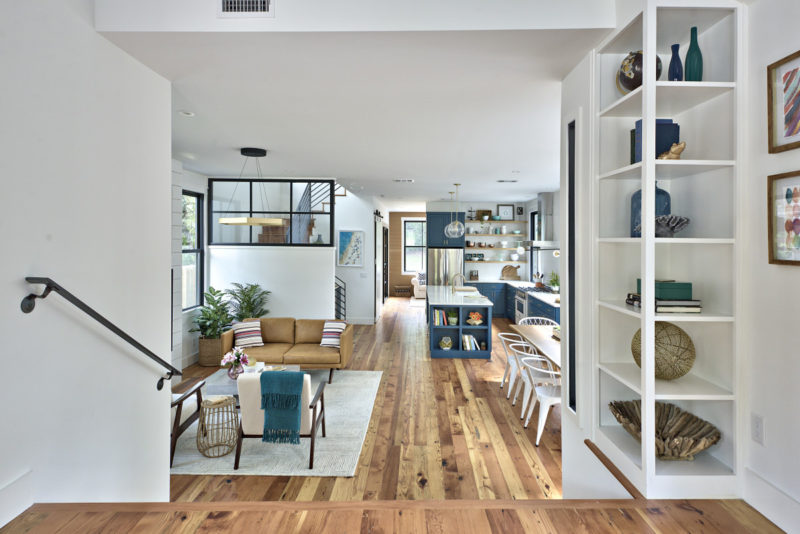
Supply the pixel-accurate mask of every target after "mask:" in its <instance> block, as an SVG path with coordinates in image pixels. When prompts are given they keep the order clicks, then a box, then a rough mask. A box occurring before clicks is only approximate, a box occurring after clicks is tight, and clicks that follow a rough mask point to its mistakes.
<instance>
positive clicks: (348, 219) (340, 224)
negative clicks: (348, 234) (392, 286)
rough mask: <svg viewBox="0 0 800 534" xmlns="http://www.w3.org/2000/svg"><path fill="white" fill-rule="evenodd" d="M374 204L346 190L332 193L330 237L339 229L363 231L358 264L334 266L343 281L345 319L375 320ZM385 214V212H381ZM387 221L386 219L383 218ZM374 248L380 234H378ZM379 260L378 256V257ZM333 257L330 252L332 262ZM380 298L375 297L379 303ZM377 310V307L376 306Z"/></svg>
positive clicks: (377, 272)
mask: <svg viewBox="0 0 800 534" xmlns="http://www.w3.org/2000/svg"><path fill="white" fill-rule="evenodd" d="M375 209H376V206H375V204H374V202H373V201H372V200H371V199H366V198H363V197H359V196H357V195H355V194H354V193H353V192H352V191H348V192H347V195H346V196H343V197H336V221H335V223H334V230H335V232H334V239H335V240H336V239H338V235H339V234H338V232H339V230H363V231H364V240H365V241H366V242H365V243H364V264H363V265H362V266H361V267H339V266H338V265H337V266H336V276H338V277H339V278H341V279H342V280H344V282H345V283H346V284H347V321H348V322H350V323H354V324H373V323H374V322H375V310H376V299H375V294H374V288H375V285H374V284H375V278H376V277H377V282H378V289H379V290H380V287H381V286H380V284H381V275H382V270H381V269H379V268H378V267H379V265H378V266H376V265H375V263H374V258H375V237H376V236H375V216H374V215H373V212H374V211H375ZM384 215H386V216H387V217H388V214H387V213H384ZM386 222H387V223H388V219H387V220H386ZM377 237H378V251H379V253H380V250H381V249H380V246H381V240H382V234H381V233H379V234H378V236H377ZM379 260H380V261H382V258H379ZM335 261H336V259H335V255H334V262H335ZM380 304H381V299H378V300H377V306H380ZM378 312H380V310H379V309H378Z"/></svg>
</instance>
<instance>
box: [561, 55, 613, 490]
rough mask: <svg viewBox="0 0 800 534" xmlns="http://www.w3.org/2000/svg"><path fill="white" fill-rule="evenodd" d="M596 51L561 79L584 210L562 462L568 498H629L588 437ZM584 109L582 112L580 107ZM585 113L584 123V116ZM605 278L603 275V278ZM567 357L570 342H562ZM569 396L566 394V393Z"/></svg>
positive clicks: (564, 293) (564, 302) (564, 297)
mask: <svg viewBox="0 0 800 534" xmlns="http://www.w3.org/2000/svg"><path fill="white" fill-rule="evenodd" d="M591 63H592V62H591V55H588V56H586V57H585V58H584V59H583V61H581V62H580V63H579V64H578V65H577V66H576V67H575V69H573V71H572V72H570V73H569V74H568V75H567V77H566V78H565V79H564V81H563V82H562V92H561V117H562V119H561V122H562V124H561V138H562V139H566V125H567V123H569V122H571V121H572V120H576V121H577V123H576V126H577V132H576V143H577V147H576V156H577V162H576V163H577V168H576V181H577V187H576V212H577V213H578V214H579V216H578V217H577V220H576V222H575V224H577V225H578V226H577V227H576V232H575V234H576V239H577V242H576V243H575V248H576V258H575V261H576V264H577V265H576V278H577V282H576V284H577V285H578V287H576V288H575V289H576V290H577V293H576V307H577V309H576V313H575V322H576V324H574V325H571V324H568V313H569V300H568V292H569V291H573V288H571V287H569V285H568V283H567V280H566V279H565V278H564V277H562V280H561V325H562V327H563V328H565V329H566V328H575V329H576V331H575V337H576V343H577V346H576V358H577V361H576V364H577V365H576V367H577V369H576V372H577V376H576V380H577V388H578V395H577V401H578V404H577V416H576V415H575V414H573V413H572V411H571V410H570V409H569V408H568V407H567V404H566V402H564V404H563V405H562V408H561V451H562V453H561V454H562V456H561V465H562V471H563V472H562V481H561V484H562V491H563V495H564V498H565V499H594V498H602V499H614V498H629V494H628V493H627V492H626V491H625V489H624V488H623V487H622V486H621V485H620V484H619V482H617V480H616V479H615V478H614V477H613V476H611V474H610V473H609V472H608V470H607V469H606V468H605V467H604V466H603V464H601V463H600V461H599V460H597V457H596V456H595V455H594V454H593V453H592V452H591V451H590V450H589V449H588V448H587V447H586V445H585V444H584V442H583V440H584V439H586V438H590V439H591V437H592V435H591V429H592V414H591V413H590V412H591V405H592V395H593V393H592V389H593V388H592V377H593V375H592V347H593V336H594V334H593V327H592V309H593V307H594V302H593V298H592V290H591V288H592V284H593V274H592V250H593V246H594V245H593V238H592V235H593V233H592V223H593V220H594V216H593V209H592V204H593V203H592V182H593V180H592V165H591V144H590V139H591V134H590V132H591V131H592V126H591V124H590V119H589V115H590V113H589V112H588V111H589V109H590V107H589V106H590V102H591V88H592V73H591V72H592V70H591V67H592V65H591ZM581 109H582V110H583V112H582V113H581V112H580V110H581ZM581 118H582V123H581V120H580V119H581ZM566 151H567V146H566V143H564V142H562V143H561V162H562V164H561V189H560V191H561V193H562V194H561V195H560V196H559V197H558V199H555V201H557V202H559V205H560V208H559V209H558V210H556V209H555V207H554V210H553V211H554V212H556V211H559V212H560V213H562V214H564V216H562V217H558V218H556V217H554V221H555V223H556V224H558V227H557V228H558V232H557V233H558V235H559V236H564V239H563V240H561V246H562V248H561V263H562V268H561V271H562V272H566V266H567V261H568V259H569V258H568V255H567V248H566V247H567V243H566V236H567V235H568V233H567V228H568V226H567V224H568V217H567V194H566V193H567V191H568V187H567V168H566V165H565V162H566V154H567V153H566ZM600 283H602V281H601V282H600ZM562 350H563V351H564V354H563V355H562V357H563V358H565V359H566V357H567V355H566V350H567V344H566V343H564V344H563V345H562ZM565 400H566V399H565Z"/></svg>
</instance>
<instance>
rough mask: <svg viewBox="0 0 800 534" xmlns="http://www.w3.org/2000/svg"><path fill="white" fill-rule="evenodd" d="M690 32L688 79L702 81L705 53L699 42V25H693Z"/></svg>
mask: <svg viewBox="0 0 800 534" xmlns="http://www.w3.org/2000/svg"><path fill="white" fill-rule="evenodd" d="M690 34H691V40H690V41H689V50H687V51H686V64H685V70H686V81H687V82H702V81H703V54H702V53H701V52H700V45H698V44H697V26H692V29H691V31H690Z"/></svg>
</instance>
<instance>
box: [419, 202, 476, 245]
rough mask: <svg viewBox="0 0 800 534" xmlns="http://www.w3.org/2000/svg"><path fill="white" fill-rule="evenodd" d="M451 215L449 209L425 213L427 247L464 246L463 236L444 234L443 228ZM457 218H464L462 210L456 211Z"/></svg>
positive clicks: (462, 219)
mask: <svg viewBox="0 0 800 534" xmlns="http://www.w3.org/2000/svg"><path fill="white" fill-rule="evenodd" d="M451 217H452V215H451V214H450V212H449V211H429V212H428V213H427V214H426V220H427V224H426V225H425V226H426V228H427V237H428V247H429V248H443V247H445V248H464V236H461V237H457V238H449V237H447V236H446V235H444V228H445V226H447V225H448V224H450V219H451ZM458 220H459V221H461V222H462V223H463V222H464V221H465V220H466V217H465V214H464V212H463V211H462V212H459V213H458Z"/></svg>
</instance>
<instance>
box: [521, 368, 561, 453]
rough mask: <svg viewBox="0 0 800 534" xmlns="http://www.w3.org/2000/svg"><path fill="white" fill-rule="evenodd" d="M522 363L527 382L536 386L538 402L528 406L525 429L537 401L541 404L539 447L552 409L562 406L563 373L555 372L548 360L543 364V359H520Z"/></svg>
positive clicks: (537, 432)
mask: <svg viewBox="0 0 800 534" xmlns="http://www.w3.org/2000/svg"><path fill="white" fill-rule="evenodd" d="M520 363H521V364H522V375H523V376H527V380H528V381H530V382H531V383H533V384H535V385H534V387H533V390H534V393H535V397H536V400H535V401H533V402H531V403H530V404H529V405H528V414H527V416H526V417H525V428H528V423H529V422H530V420H531V415H533V407H534V406H536V401H538V402H539V423H538V425H537V427H536V446H537V447H538V446H539V440H540V439H542V431H543V430H544V425H545V422H547V415H548V414H549V413H550V408H551V407H552V406H555V405H557V404H561V372H560V371H558V370H555V369H554V368H553V365H552V364H551V363H550V360H547V359H545V361H544V362H542V359H541V358H537V357H525V358H521V359H520ZM543 364H544V365H543Z"/></svg>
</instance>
